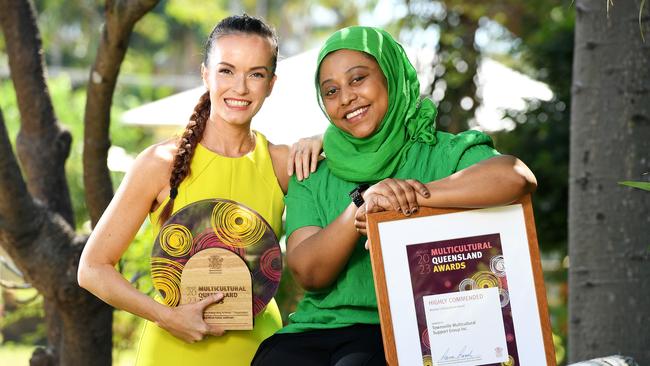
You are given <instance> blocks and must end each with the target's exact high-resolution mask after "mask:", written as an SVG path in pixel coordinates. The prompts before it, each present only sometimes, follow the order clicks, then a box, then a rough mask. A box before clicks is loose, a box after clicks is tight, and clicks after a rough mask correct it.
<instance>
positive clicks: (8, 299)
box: [0, 288, 46, 347]
mask: <svg viewBox="0 0 650 366" xmlns="http://www.w3.org/2000/svg"><path fill="white" fill-rule="evenodd" d="M44 315H45V314H44V312H43V297H42V296H40V295H39V294H38V293H37V292H36V290H35V289H33V288H29V289H20V290H7V289H3V288H0V342H2V343H3V344H7V343H13V344H32V345H44V344H45V338H46V335H45V324H44V323H43V318H44ZM3 347H4V346H3Z"/></svg>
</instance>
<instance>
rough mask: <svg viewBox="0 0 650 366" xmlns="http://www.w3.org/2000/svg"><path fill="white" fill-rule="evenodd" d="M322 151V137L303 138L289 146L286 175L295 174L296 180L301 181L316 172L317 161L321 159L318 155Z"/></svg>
mask: <svg viewBox="0 0 650 366" xmlns="http://www.w3.org/2000/svg"><path fill="white" fill-rule="evenodd" d="M322 151H323V135H315V136H311V137H304V138H301V139H300V140H298V141H297V142H296V143H294V144H293V145H291V147H290V149H289V159H288V160H287V173H288V174H289V176H292V175H293V173H294V172H295V173H296V179H298V180H303V179H307V178H308V177H309V174H311V173H313V172H315V171H316V167H317V166H318V161H319V160H321V159H323V156H322V155H320V153H321V152H322Z"/></svg>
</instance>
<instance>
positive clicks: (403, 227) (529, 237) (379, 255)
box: [368, 195, 556, 366]
mask: <svg viewBox="0 0 650 366" xmlns="http://www.w3.org/2000/svg"><path fill="white" fill-rule="evenodd" d="M459 220H461V221H463V222H462V223H461V222H459ZM494 233H497V234H498V235H500V238H502V239H503V240H501V239H499V240H501V241H500V243H499V245H500V246H501V245H503V247H502V249H503V253H502V254H503V255H502V256H501V259H502V263H505V269H504V272H503V276H506V274H507V276H508V279H507V280H505V281H507V285H508V286H510V288H508V289H507V291H509V292H510V293H511V295H512V296H514V297H510V298H509V299H511V300H513V301H511V302H510V303H509V305H508V306H510V307H511V316H512V318H511V322H512V327H513V328H512V330H513V332H512V335H513V338H514V334H515V333H516V334H517V335H516V345H515V347H516V348H515V351H516V352H515V353H517V356H516V358H517V360H518V361H519V362H517V365H520V364H523V365H526V366H530V365H547V366H549V365H550V366H555V365H556V361H555V349H554V346H553V338H552V332H551V325H550V320H549V316H548V304H547V300H546V290H545V287H544V280H543V274H542V267H541V260H540V255H539V248H538V244H537V234H536V231H535V221H534V217H533V209H532V203H531V197H530V195H527V196H524V197H523V198H521V199H520V200H518V201H517V202H515V203H513V204H511V205H506V206H502V207H495V208H487V209H434V208H426V207H422V208H420V210H419V212H418V213H416V214H414V215H411V216H408V217H406V216H404V215H403V214H401V213H399V212H396V211H387V212H380V213H374V214H369V215H368V238H369V240H370V255H371V262H372V269H373V273H374V280H375V291H376V294H377V303H378V308H379V315H380V320H381V329H382V335H383V343H384V351H385V354H386V360H387V362H388V364H389V365H393V366H396V365H402V366H404V365H408V366H411V365H420V364H421V365H425V366H427V365H428V364H432V365H435V364H436V362H435V361H436V360H431V357H432V356H429V358H428V359H427V357H426V355H425V351H426V348H424V347H425V346H426V345H424V346H423V344H425V341H424V338H422V337H424V335H422V332H420V331H419V330H418V328H417V320H418V319H420V318H422V315H421V314H420V315H418V316H419V317H420V318H416V314H415V313H416V308H415V304H416V303H417V302H418V301H422V302H423V301H424V299H425V298H424V297H422V300H417V299H414V298H415V297H416V295H415V291H416V290H415V284H414V285H413V288H412V292H410V294H411V296H410V299H407V298H409V296H407V292H408V291H410V290H408V289H407V288H410V287H411V283H408V282H411V278H413V277H408V280H407V279H406V278H405V276H404V273H409V276H414V274H413V272H414V271H413V268H412V267H413V264H412V263H413V262H412V259H411V262H410V263H411V264H409V262H408V260H409V259H408V258H407V253H406V251H407V247H409V246H412V245H415V246H417V245H421V244H415V243H426V242H435V241H437V240H440V241H441V242H443V241H449V240H452V241H453V240H457V238H465V237H471V236H474V235H484V234H494ZM522 241H526V242H527V243H521V242H522ZM450 242H451V241H450ZM429 244H430V245H435V243H433V244H432V243H429ZM429 244H427V245H429ZM522 244H523V245H522ZM526 244H527V245H526ZM411 248H413V247H411ZM500 249H501V247H500ZM506 249H507V250H506ZM409 250H410V249H409ZM432 253H433V252H432ZM523 256H526V258H523ZM387 265H388V266H390V267H388V268H389V270H388V271H387V270H386V268H387V267H386V266H387ZM511 267H512V268H511ZM405 268H406V272H405ZM400 276H401V277H400ZM429 276H438V274H435V275H433V274H430V275H429ZM387 277H388V281H387ZM427 278H433V277H427ZM447 282H449V281H447ZM511 282H512V284H510V283H511ZM499 286H500V285H499ZM474 288H476V287H474ZM407 290H408V291H407ZM453 290H455V288H454V289H453ZM453 290H452V291H453ZM450 293H451V292H450ZM458 293H460V292H458ZM511 295H509V296H511ZM405 299H406V300H405ZM514 300H516V301H517V302H515V301H514ZM419 306H420V307H422V306H424V305H419ZM501 306H502V307H503V306H504V305H501ZM515 310H517V311H515ZM504 311H505V310H504ZM535 315H536V316H535ZM396 317H397V318H399V319H395V318H396ZM535 317H536V319H535ZM504 319H505V318H504ZM414 321H415V323H416V324H415V325H416V326H415V327H413V322H414ZM504 321H505V320H504ZM420 326H421V323H420ZM428 326H429V325H428V322H427V325H425V327H428ZM426 329H434V328H426ZM515 330H516V332H515ZM414 332H418V334H417V335H414V334H413V333H414ZM428 333H430V332H428ZM428 333H427V334H426V336H427V337H429V334H428ZM529 333H530V334H529ZM508 336H510V334H508ZM396 337H397V338H396ZM415 339H417V343H418V345H417V346H414V345H413V344H414V340H415ZM427 339H429V338H427ZM510 341H511V340H508V342H510ZM520 343H521V344H520ZM420 347H422V348H421V349H420ZM416 349H417V352H416V351H415V350H416ZM509 349H510V344H509V345H508V350H509ZM414 353H418V354H419V355H413V354H414ZM433 353H434V351H433V349H431V350H430V354H431V355H433ZM507 355H508V354H507ZM508 357H510V356H509V355H508ZM400 360H401V362H400ZM405 360H408V361H405ZM417 360H420V361H417ZM415 361H417V362H415ZM522 361H523V362H522ZM438 362H440V361H438ZM445 362H446V361H445ZM445 362H443V363H441V364H445ZM450 364H451V363H450ZM478 364H480V363H478ZM506 364H507V363H506Z"/></svg>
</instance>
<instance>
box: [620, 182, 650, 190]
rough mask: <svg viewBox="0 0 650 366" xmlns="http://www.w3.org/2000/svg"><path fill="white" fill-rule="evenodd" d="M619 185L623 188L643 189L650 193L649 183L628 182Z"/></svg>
mask: <svg viewBox="0 0 650 366" xmlns="http://www.w3.org/2000/svg"><path fill="white" fill-rule="evenodd" d="M618 184H620V185H622V186H628V187H632V188H638V189H643V190H644V191H650V183H648V182H634V181H629V180H626V181H623V182H618Z"/></svg>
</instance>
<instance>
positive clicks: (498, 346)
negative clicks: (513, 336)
mask: <svg viewBox="0 0 650 366" xmlns="http://www.w3.org/2000/svg"><path fill="white" fill-rule="evenodd" d="M422 299H423V300H424V312H425V315H426V320H427V331H428V333H429V344H430V345H433V346H432V347H431V359H432V361H433V362H435V363H436V364H437V365H440V366H442V365H456V366H465V365H484V364H490V363H500V362H505V361H507V360H508V356H507V354H506V352H505V351H506V336H505V331H504V329H503V316H502V315H501V303H500V302H499V291H498V289H497V288H496V287H490V288H485V289H480V290H469V291H463V292H451V293H447V294H442V295H430V296H424V297H423V298H422ZM472 340H480V342H473V341H472Z"/></svg>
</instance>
